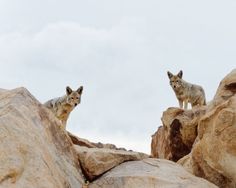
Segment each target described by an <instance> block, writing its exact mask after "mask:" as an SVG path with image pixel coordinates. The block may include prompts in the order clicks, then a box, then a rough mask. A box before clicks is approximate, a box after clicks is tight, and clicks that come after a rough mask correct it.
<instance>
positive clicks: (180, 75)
mask: <svg viewBox="0 0 236 188" xmlns="http://www.w3.org/2000/svg"><path fill="white" fill-rule="evenodd" d="M177 76H178V77H179V78H182V77H183V71H182V70H181V71H179V73H178V74H177Z"/></svg>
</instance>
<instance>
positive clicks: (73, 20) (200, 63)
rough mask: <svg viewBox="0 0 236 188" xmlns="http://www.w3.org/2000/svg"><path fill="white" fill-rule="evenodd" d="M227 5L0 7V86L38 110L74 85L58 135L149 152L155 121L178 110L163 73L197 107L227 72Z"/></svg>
mask: <svg viewBox="0 0 236 188" xmlns="http://www.w3.org/2000/svg"><path fill="white" fill-rule="evenodd" d="M235 10H236V1H233V0H225V1H222V0H198V1H190V0H178V1H176V0H164V1H160V0H146V1H141V0H138V1H137V0H119V1H118V0H86V1H84V0H69V1H62V0H40V1H36V0H20V1H19V0H0V65H1V69H0V87H1V88H5V89H13V88H16V87H21V86H23V87H26V88H27V89H28V90H29V91H30V92H31V93H32V94H33V95H34V96H35V97H36V98H37V99H38V100H39V101H40V102H45V101H46V100H48V99H50V98H54V97H58V96H61V95H64V93H65V87H66V86H67V85H69V86H71V87H72V88H73V89H77V88H78V87H79V86H80V85H83V86H84V93H83V96H82V102H81V104H80V105H79V106H78V107H77V108H76V109H75V110H74V111H73V112H72V113H71V116H70V119H69V121H68V125H67V129H68V130H69V131H71V132H72V133H74V134H76V135H78V136H79V137H82V138H87V139H89V140H91V141H93V142H104V143H113V144H116V145H117V146H118V147H125V148H127V149H132V150H138V151H143V152H146V153H149V152H150V144H151V135H152V134H153V133H154V132H155V131H156V130H157V128H158V126H160V125H161V121H160V118H161V115H162V112H163V111H164V110H166V109H167V108H168V107H170V106H178V103H177V100H176V97H175V95H174V92H173V91H172V89H171V88H170V86H169V80H168V77H167V74H166V72H167V70H169V71H171V72H173V73H177V72H178V71H179V70H180V69H182V70H183V72H184V75H183V78H184V79H185V80H186V81H189V82H191V83H196V84H199V85H202V86H203V88H204V89H205V92H206V96H207V101H209V100H211V99H212V98H213V96H214V94H215V91H216V89H217V87H218V84H219V82H220V80H221V79H222V78H223V77H224V76H225V75H226V74H227V73H229V72H230V71H231V70H232V69H233V68H235V62H236V24H235V19H236V11H235Z"/></svg>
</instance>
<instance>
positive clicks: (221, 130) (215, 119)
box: [180, 96, 236, 188]
mask: <svg viewBox="0 0 236 188" xmlns="http://www.w3.org/2000/svg"><path fill="white" fill-rule="evenodd" d="M235 114H236V96H233V97H231V98H230V99H229V100H228V101H226V102H224V103H223V104H221V105H218V106H217V107H216V108H215V109H213V110H212V111H209V112H208V113H207V114H206V115H205V116H204V117H203V118H202V120H201V121H200V123H199V129H198V130H199V135H198V137H199V141H198V142H196V144H195V145H194V147H193V149H192V152H191V155H190V157H189V159H188V160H186V161H185V162H184V163H182V164H183V165H184V166H187V165H186V163H189V164H192V170H193V173H194V174H195V175H197V176H199V177H203V178H206V179H207V180H209V181H211V182H213V183H215V184H216V185H218V186H219V187H222V188H223V187H232V188H234V187H236V139H235V138H236V118H235ZM180 163H181V162H180Z"/></svg>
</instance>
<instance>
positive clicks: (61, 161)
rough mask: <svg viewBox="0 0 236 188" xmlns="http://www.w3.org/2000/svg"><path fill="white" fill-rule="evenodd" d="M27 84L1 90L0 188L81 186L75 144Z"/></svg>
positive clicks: (76, 187) (73, 187) (67, 187)
mask: <svg viewBox="0 0 236 188" xmlns="http://www.w3.org/2000/svg"><path fill="white" fill-rule="evenodd" d="M59 125H60V122H59V121H58V120H56V119H55V118H54V116H53V115H52V116H51V113H48V111H47V110H45V108H44V107H42V105H41V104H40V103H39V102H37V100H36V99H35V98H34V97H33V96H32V95H31V94H30V93H29V92H28V91H27V90H26V89H24V88H18V89H15V90H11V91H3V90H1V92H0V140H1V142H0V188H79V187H81V184H80V182H82V177H81V176H80V173H79V171H80V168H79V166H78V161H77V156H76V154H75V150H74V147H73V144H72V142H71V140H70V139H69V137H68V136H67V134H66V133H65V132H64V131H63V130H62V129H60V127H59Z"/></svg>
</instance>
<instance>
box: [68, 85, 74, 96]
mask: <svg viewBox="0 0 236 188" xmlns="http://www.w3.org/2000/svg"><path fill="white" fill-rule="evenodd" d="M72 91H73V90H72V89H71V88H70V87H69V86H67V87H66V94H67V95H70V94H71V93H72Z"/></svg>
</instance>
